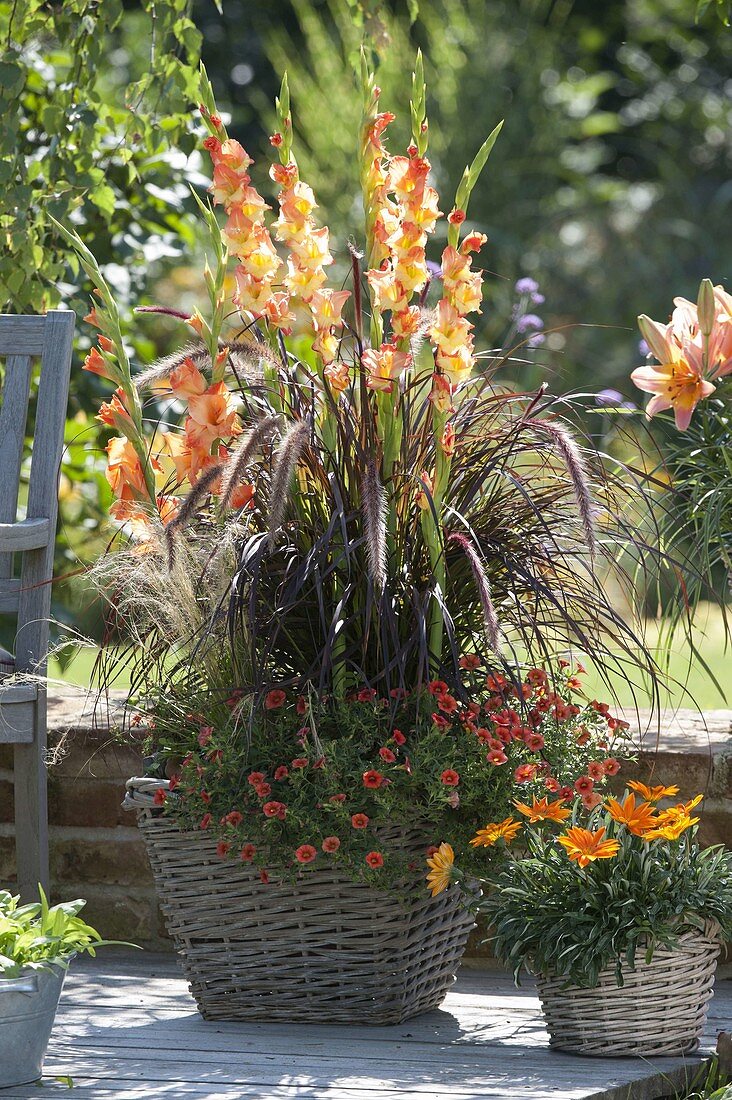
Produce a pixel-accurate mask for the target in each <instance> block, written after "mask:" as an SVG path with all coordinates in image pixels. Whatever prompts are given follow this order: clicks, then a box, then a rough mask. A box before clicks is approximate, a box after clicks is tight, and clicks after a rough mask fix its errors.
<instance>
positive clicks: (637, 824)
mask: <svg viewBox="0 0 732 1100" xmlns="http://www.w3.org/2000/svg"><path fill="white" fill-rule="evenodd" d="M605 805H606V806H607V811H608V813H609V814H610V817H611V818H612V819H613V821H617V822H618V823H619V824H620V825H625V827H626V829H627V830H628V831H629V832H631V833H632V834H633V835H634V836H642V835H643V833H645V832H646V830H647V829H651V828H653V827H654V825H655V824H656V818H655V817H654V816H653V815H654V807H653V805H652V804H651V803H650V802H639V803H638V805H636V801H635V795H634V794H629V795H627V796H626V797H625V799H624V800H623V803H622V805H621V804H620V803H619V802H618V801H617V800H616V799H615V798H608V800H607V802H606V803H605Z"/></svg>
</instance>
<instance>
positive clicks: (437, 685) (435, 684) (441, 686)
mask: <svg viewBox="0 0 732 1100" xmlns="http://www.w3.org/2000/svg"><path fill="white" fill-rule="evenodd" d="M427 690H428V691H429V693H430V695H435V696H440V695H444V694H445V692H446V691H447V684H446V683H445V681H444V680H431V681H430V683H429V684H428V685H427Z"/></svg>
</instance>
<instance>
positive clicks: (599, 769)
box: [587, 760, 605, 783]
mask: <svg viewBox="0 0 732 1100" xmlns="http://www.w3.org/2000/svg"><path fill="white" fill-rule="evenodd" d="M587 774H588V775H589V777H590V779H594V781H595V782H596V783H599V781H600V780H601V779H604V778H605V769H604V768H603V766H602V764H601V763H600V761H599V760H591V761H590V763H589V764H588V765H587Z"/></svg>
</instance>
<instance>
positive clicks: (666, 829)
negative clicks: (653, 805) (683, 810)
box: [643, 814, 699, 840]
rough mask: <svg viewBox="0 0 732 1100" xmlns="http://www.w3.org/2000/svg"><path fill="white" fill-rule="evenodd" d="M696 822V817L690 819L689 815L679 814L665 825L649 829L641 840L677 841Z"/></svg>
mask: <svg viewBox="0 0 732 1100" xmlns="http://www.w3.org/2000/svg"><path fill="white" fill-rule="evenodd" d="M698 821H699V818H698V817H691V816H690V815H689V814H679V815H678V816H677V817H675V818H674V819H673V820H671V821H669V822H667V823H666V824H665V825H659V826H658V827H657V828H655V829H649V830H648V832H646V833H644V834H643V839H644V840H678V839H679V837H680V836H681V834H682V833H685V832H686V830H687V829H690V828H691V827H692V825H696V824H697V823H698Z"/></svg>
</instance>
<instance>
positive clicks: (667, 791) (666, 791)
mask: <svg viewBox="0 0 732 1100" xmlns="http://www.w3.org/2000/svg"><path fill="white" fill-rule="evenodd" d="M628 786H629V787H630V789H631V791H635V792H636V793H637V794H639V795H640V796H641V798H645V800H646V802H658V801H659V800H660V799H662V798H673V797H674V795H676V794H678V793H679V788H678V787H664V786H659V787H647V786H646V784H645V783H640V782H639V781H638V780H637V779H629V780H628Z"/></svg>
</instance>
